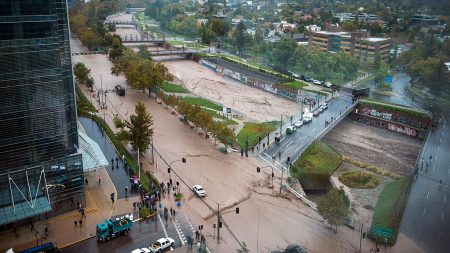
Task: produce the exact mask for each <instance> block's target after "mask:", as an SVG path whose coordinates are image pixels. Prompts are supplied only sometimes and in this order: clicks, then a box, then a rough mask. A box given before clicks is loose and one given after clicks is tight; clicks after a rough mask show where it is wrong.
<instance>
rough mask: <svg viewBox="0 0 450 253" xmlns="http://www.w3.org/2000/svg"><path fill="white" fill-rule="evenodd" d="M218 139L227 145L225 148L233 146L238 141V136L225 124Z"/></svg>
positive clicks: (222, 125)
mask: <svg viewBox="0 0 450 253" xmlns="http://www.w3.org/2000/svg"><path fill="white" fill-rule="evenodd" d="M217 138H218V140H219V141H220V142H222V143H223V144H224V145H225V147H228V145H233V144H234V142H235V140H236V136H235V135H234V133H233V131H232V130H231V129H229V128H228V127H227V126H225V125H224V124H220V127H219V131H218V133H217Z"/></svg>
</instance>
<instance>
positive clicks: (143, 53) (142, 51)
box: [138, 45, 152, 59]
mask: <svg viewBox="0 0 450 253" xmlns="http://www.w3.org/2000/svg"><path fill="white" fill-rule="evenodd" d="M138 55H139V56H140V57H141V58H142V59H152V55H151V52H150V51H148V49H147V46H145V45H140V46H139V52H138Z"/></svg>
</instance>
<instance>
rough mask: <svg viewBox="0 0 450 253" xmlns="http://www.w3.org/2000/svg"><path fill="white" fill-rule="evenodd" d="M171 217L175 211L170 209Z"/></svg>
mask: <svg viewBox="0 0 450 253" xmlns="http://www.w3.org/2000/svg"><path fill="white" fill-rule="evenodd" d="M170 215H173V209H172V207H170Z"/></svg>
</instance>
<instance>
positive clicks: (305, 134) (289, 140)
mask: <svg viewBox="0 0 450 253" xmlns="http://www.w3.org/2000/svg"><path fill="white" fill-rule="evenodd" d="M351 105H352V100H351V96H350V95H349V94H346V93H342V94H341V95H340V96H339V97H337V98H335V99H333V100H331V101H330V102H329V103H328V109H327V110H325V111H323V112H322V113H321V114H319V116H316V117H314V118H313V120H312V122H310V123H308V124H304V125H302V126H301V127H300V128H299V129H297V131H296V132H295V133H293V134H290V135H287V134H284V135H283V137H282V139H281V141H280V143H278V144H272V145H271V146H270V147H269V148H268V149H266V150H265V151H264V152H262V153H261V154H260V155H259V157H260V158H262V159H264V160H265V161H266V162H268V163H270V164H272V157H273V156H275V164H276V166H277V167H278V168H279V169H281V166H283V167H284V169H286V167H287V166H286V165H287V159H288V157H290V161H291V162H292V161H294V160H295V159H296V158H297V157H298V156H299V154H300V153H301V152H302V151H303V150H304V149H305V148H306V147H307V145H308V144H309V143H310V142H311V141H313V140H314V139H316V138H317V136H319V135H320V134H321V132H322V131H325V129H326V128H325V121H326V120H328V121H330V119H331V117H333V118H335V119H336V118H338V117H340V115H341V112H344V111H345V110H346V108H347V107H350V106H351ZM295 120H296V118H294V121H295ZM287 123H290V122H286V124H287ZM330 127H332V126H331V125H329V126H328V127H327V129H328V128H330ZM280 154H281V156H280ZM280 157H281V158H280Z"/></svg>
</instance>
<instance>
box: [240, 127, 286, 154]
mask: <svg viewBox="0 0 450 253" xmlns="http://www.w3.org/2000/svg"><path fill="white" fill-rule="evenodd" d="M279 125H280V123H279V122H278V121H270V122H263V123H253V122H245V124H244V127H243V128H242V129H241V131H239V133H238V134H237V136H236V138H237V142H238V144H239V146H240V147H241V148H245V140H247V138H248V146H249V147H253V146H255V145H256V144H257V143H258V142H259V137H261V139H264V138H265V137H266V136H267V135H268V134H269V133H271V132H273V131H274V130H275V129H276V128H277V127H278V126H279Z"/></svg>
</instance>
